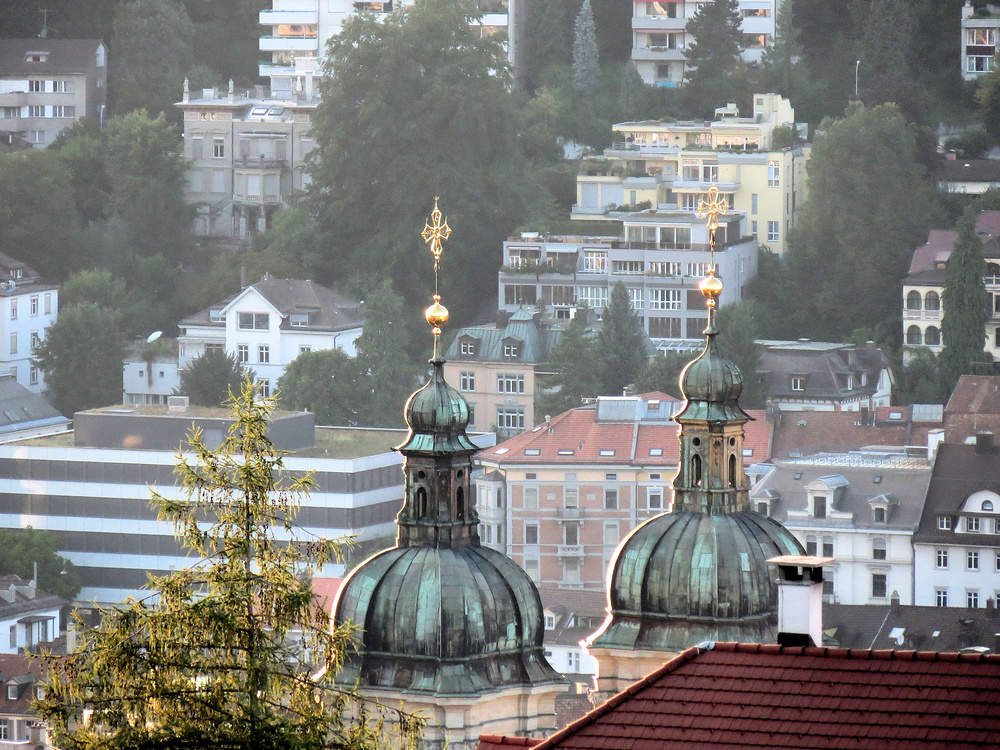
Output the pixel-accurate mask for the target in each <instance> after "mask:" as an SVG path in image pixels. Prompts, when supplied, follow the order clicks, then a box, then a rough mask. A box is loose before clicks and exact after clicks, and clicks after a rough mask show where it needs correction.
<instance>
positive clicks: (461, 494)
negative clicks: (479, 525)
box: [455, 487, 465, 520]
mask: <svg viewBox="0 0 1000 750" xmlns="http://www.w3.org/2000/svg"><path fill="white" fill-rule="evenodd" d="M455 506H456V510H457V511H458V518H459V520H463V519H464V518H465V490H464V489H463V488H462V487H459V488H458V489H457V490H455Z"/></svg>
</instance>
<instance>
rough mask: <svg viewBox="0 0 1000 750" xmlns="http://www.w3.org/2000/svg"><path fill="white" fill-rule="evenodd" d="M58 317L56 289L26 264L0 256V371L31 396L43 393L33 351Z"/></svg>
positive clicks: (42, 378) (57, 291) (6, 256)
mask: <svg viewBox="0 0 1000 750" xmlns="http://www.w3.org/2000/svg"><path fill="white" fill-rule="evenodd" d="M58 314H59V285H58V284H56V283H54V282H52V281H49V280H48V279H45V278H43V277H42V276H41V274H39V273H38V272H37V271H36V270H35V269H33V268H31V267H30V266H29V265H28V264H27V263H23V262H21V261H19V260H17V259H15V258H12V257H10V256H9V255H5V254H4V253H0V371H3V372H9V373H10V374H11V375H12V376H13V377H14V380H16V381H17V382H18V383H19V384H20V385H22V386H24V387H25V388H27V389H28V390H29V391H31V392H32V393H42V392H43V391H44V390H45V377H44V375H43V374H42V371H41V370H40V369H38V367H36V366H35V364H34V363H33V362H32V361H31V356H32V351H33V350H34V348H35V347H36V346H37V345H38V344H39V343H41V341H42V340H43V339H44V338H45V331H46V330H47V329H48V327H49V326H50V325H52V324H53V323H54V322H55V320H56V317H57V316H58Z"/></svg>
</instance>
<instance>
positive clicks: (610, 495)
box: [604, 490, 618, 510]
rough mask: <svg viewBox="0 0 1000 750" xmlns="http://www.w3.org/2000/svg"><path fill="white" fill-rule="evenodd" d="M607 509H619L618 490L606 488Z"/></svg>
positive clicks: (605, 503) (605, 506)
mask: <svg viewBox="0 0 1000 750" xmlns="http://www.w3.org/2000/svg"><path fill="white" fill-rule="evenodd" d="M604 508H605V510H618V490H604Z"/></svg>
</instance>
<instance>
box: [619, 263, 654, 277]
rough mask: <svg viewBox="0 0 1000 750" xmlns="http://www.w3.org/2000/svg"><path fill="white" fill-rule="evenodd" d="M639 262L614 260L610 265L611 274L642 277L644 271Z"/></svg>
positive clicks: (642, 264)
mask: <svg viewBox="0 0 1000 750" xmlns="http://www.w3.org/2000/svg"><path fill="white" fill-rule="evenodd" d="M644 265H645V264H644V263H643V262H642V261H641V260H616V261H614V262H612V264H611V272H612V273H614V274H618V275H621V276H642V275H643V274H644V273H645V272H646V269H645V268H644V267H643V266H644Z"/></svg>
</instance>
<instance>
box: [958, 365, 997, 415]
mask: <svg viewBox="0 0 1000 750" xmlns="http://www.w3.org/2000/svg"><path fill="white" fill-rule="evenodd" d="M944 413H945V414H946V415H948V414H1000V377H998V376H996V375H963V376H962V377H960V378H959V379H958V385H956V386H955V390H954V391H952V394H951V398H949V399H948V404H947V406H945V407H944Z"/></svg>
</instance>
